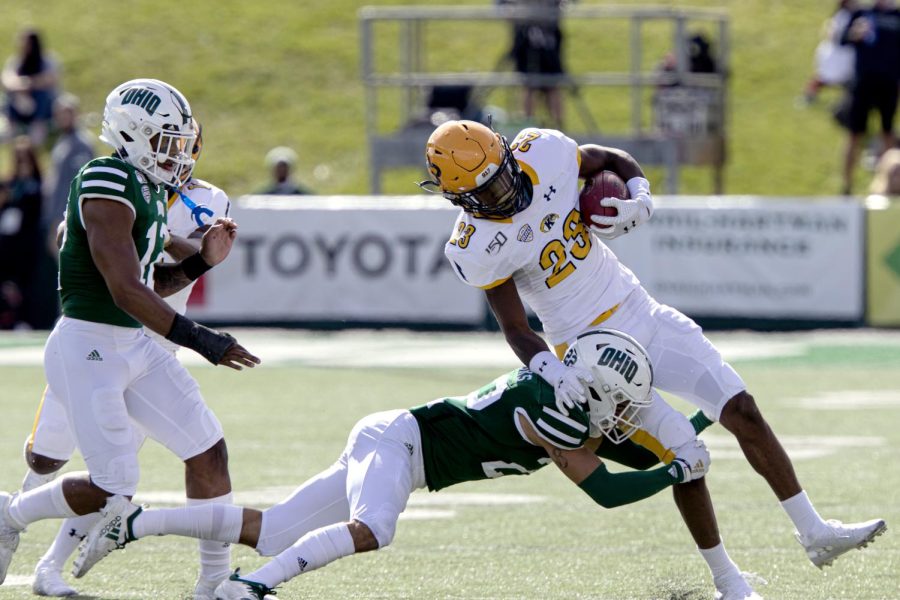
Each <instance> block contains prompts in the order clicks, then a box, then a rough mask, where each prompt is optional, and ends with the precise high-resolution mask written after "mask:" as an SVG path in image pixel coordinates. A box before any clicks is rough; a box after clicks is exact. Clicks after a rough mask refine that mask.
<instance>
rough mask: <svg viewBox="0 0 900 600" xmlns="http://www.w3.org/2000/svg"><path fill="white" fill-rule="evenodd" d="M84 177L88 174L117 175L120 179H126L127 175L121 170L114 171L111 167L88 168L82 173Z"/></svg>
mask: <svg viewBox="0 0 900 600" xmlns="http://www.w3.org/2000/svg"><path fill="white" fill-rule="evenodd" d="M82 173H84V174H85V175H87V174H88V173H109V174H110V175H118V176H119V177H121V178H122V179H128V173H126V172H125V171H123V170H121V169H114V168H112V167H88V168H87V169H85V170H84V171H82Z"/></svg>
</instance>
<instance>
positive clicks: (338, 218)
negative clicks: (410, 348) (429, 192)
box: [188, 196, 485, 325]
mask: <svg viewBox="0 0 900 600" xmlns="http://www.w3.org/2000/svg"><path fill="white" fill-rule="evenodd" d="M456 214H457V209H455V208H453V207H452V206H451V205H450V203H449V202H447V201H446V200H443V199H442V198H428V197H388V196H380V197H376V198H366V197H308V196H307V197H277V196H268V197H266V196H257V197H247V198H242V199H240V201H238V202H236V203H235V206H234V207H233V209H232V216H233V217H234V219H235V220H236V221H237V223H238V228H239V229H238V237H237V239H236V241H235V244H234V247H233V249H232V252H231V255H230V256H229V257H228V259H227V260H226V261H225V262H224V263H222V264H221V265H219V266H217V267H216V268H215V269H213V270H212V271H210V272H209V273H208V274H207V275H205V276H204V280H203V286H202V288H201V289H200V290H198V291H197V293H196V294H194V296H193V297H192V299H191V303H190V304H189V306H188V314H189V315H191V316H192V317H194V318H197V319H200V320H203V319H208V320H222V321H242V322H249V323H252V322H303V321H343V320H347V321H357V322H359V321H365V322H413V323H442V324H460V325H480V324H481V323H483V321H484V316H485V304H484V299H483V297H482V296H483V294H482V293H481V291H480V290H476V289H472V288H470V287H469V286H467V285H465V284H463V283H462V282H460V281H459V280H458V279H457V277H456V276H455V275H454V274H453V272H452V270H451V267H450V264H449V262H448V261H447V260H446V258H444V254H443V248H444V244H445V242H446V241H447V239H448V238H449V236H450V233H451V231H452V229H453V222H454V220H455V218H456Z"/></svg>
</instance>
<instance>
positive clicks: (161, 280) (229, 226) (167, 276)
mask: <svg viewBox="0 0 900 600" xmlns="http://www.w3.org/2000/svg"><path fill="white" fill-rule="evenodd" d="M235 237H237V223H235V222H234V221H233V220H231V219H225V218H220V219H217V220H216V222H215V224H213V225H212V226H211V227H210V228H209V229H208V230H207V231H206V233H204V234H203V237H202V238H201V240H200V250H199V251H198V252H196V253H194V254H191V255H190V256H188V257H187V258H185V259H184V260H182V261H181V262H179V263H173V264H163V265H157V266H156V268H155V270H154V279H153V289H154V291H155V292H156V293H157V294H159V295H160V296H161V297H163V298H165V297H166V296H171V295H172V294H174V293H175V292H178V291H179V290H182V289H184V288H185V287H186V286H187V285H188V284H190V283H191V282H192V281H194V280H195V279H197V278H198V277H200V276H201V275H203V274H204V273H206V272H207V271H208V270H210V269H211V268H213V267H214V266H216V265H217V264H219V263H220V262H222V261H223V260H225V258H226V257H227V256H228V253H229V252H231V246H232V244H233V243H234V238H235ZM185 243H189V242H187V241H185Z"/></svg>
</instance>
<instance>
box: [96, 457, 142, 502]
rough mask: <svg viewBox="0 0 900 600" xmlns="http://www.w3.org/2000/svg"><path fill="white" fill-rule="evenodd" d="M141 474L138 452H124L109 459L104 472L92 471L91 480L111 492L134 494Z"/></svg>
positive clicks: (126, 494) (124, 494)
mask: <svg viewBox="0 0 900 600" xmlns="http://www.w3.org/2000/svg"><path fill="white" fill-rule="evenodd" d="M140 474H141V470H140V467H139V466H138V459H137V454H124V455H121V456H116V457H115V458H111V459H109V460H108V461H107V462H106V467H105V468H104V469H103V471H102V472H99V473H95V472H92V473H91V481H93V482H94V485H96V486H97V487H100V488H102V489H103V490H105V491H107V492H109V493H111V494H121V495H122V496H134V493H135V492H136V491H137V486H138V480H139V479H140Z"/></svg>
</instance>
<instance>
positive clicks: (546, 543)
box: [0, 336, 900, 600]
mask: <svg viewBox="0 0 900 600" xmlns="http://www.w3.org/2000/svg"><path fill="white" fill-rule="evenodd" d="M829 339H830V340H831V341H828V342H821V343H816V342H811V343H810V344H809V345H808V346H807V347H806V350H804V351H803V352H801V353H800V354H798V355H795V356H791V357H782V358H781V359H778V360H772V359H765V360H745V361H738V362H735V363H734V364H735V366H736V367H737V368H738V370H739V371H740V372H741V373H742V375H743V376H744V377H745V379H746V381H747V382H748V384H749V386H750V389H751V391H752V392H753V393H754V394H755V395H756V396H757V398H758V399H759V402H760V404H761V406H762V408H763V411H764V413H765V414H766V415H767V416H768V418H769V420H770V422H771V424H772V426H773V428H774V429H775V430H776V431H777V432H778V433H779V435H780V436H782V438H783V440H784V441H785V444H786V445H787V447H788V449H789V450H790V451H792V452H795V453H798V452H802V451H809V450H814V451H817V452H819V451H822V449H823V448H824V449H825V450H826V453H825V454H824V455H823V454H816V453H815V452H814V454H813V457H809V456H806V457H801V458H798V459H797V460H796V467H797V471H798V473H799V475H800V477H801V479H802V481H803V482H804V485H805V487H806V489H807V490H808V491H809V493H810V496H811V497H812V498H813V499H814V501H815V502H816V504H817V506H818V508H819V510H820V511H821V512H822V514H823V515H824V516H826V517H834V518H841V519H845V520H852V519H863V518H870V517H874V516H882V517H884V518H886V519H887V520H888V522H889V524H890V525H891V526H893V524H895V523H898V522H900V508H898V507H900V470H898V469H897V468H896V463H895V462H894V460H895V458H894V452H893V448H894V446H896V445H897V444H898V443H900V433H898V424H900V415H898V410H900V401H898V400H897V394H898V392H896V390H898V389H900V351H898V350H897V349H896V347H895V346H893V345H891V344H885V343H877V344H876V343H872V344H867V343H857V344H855V345H850V344H844V343H839V342H835V341H834V338H829ZM756 340H757V341H756V343H757V344H760V345H762V346H765V345H766V344H767V338H766V336H759V337H757V338H756ZM193 372H194V374H195V375H196V376H197V378H198V380H199V381H200V384H201V386H202V389H203V391H204V395H205V396H206V397H207V399H208V401H209V403H210V404H211V405H212V406H213V408H214V409H215V411H216V413H217V414H218V416H219V417H220V419H221V420H222V422H223V425H224V427H225V431H226V434H227V439H228V441H229V449H230V454H231V468H232V476H233V482H234V487H235V489H236V491H238V492H247V491H253V490H263V489H264V488H271V487H283V486H291V485H294V484H297V483H299V482H301V481H302V480H303V479H304V478H306V477H308V476H310V475H312V474H314V473H316V472H317V471H318V470H320V469H322V468H325V467H326V466H328V465H329V464H330V463H331V461H332V460H334V459H335V458H336V457H337V455H338V454H339V452H340V451H341V449H342V447H343V444H344V441H345V439H346V436H347V433H348V432H349V430H350V428H351V427H352V425H353V423H354V422H355V421H356V420H357V419H358V418H359V417H361V416H363V415H365V414H367V413H370V412H373V411H376V410H380V409H386V408H396V407H406V406H411V405H414V404H417V403H420V402H423V401H427V400H429V399H431V398H433V397H438V396H442V395H448V394H459V393H465V392H467V391H469V390H470V389H472V388H475V387H477V386H478V385H480V384H481V383H483V382H485V381H487V380H488V379H490V378H492V377H494V376H495V375H497V374H498V370H497V369H414V368H396V369H356V370H339V369H333V368H318V369H310V368H302V367H298V366H281V367H265V366H263V367H261V368H259V369H257V370H255V371H250V372H244V373H232V372H226V371H224V370H222V369H215V370H214V369H210V368H195V369H193ZM42 377H43V375H42V371H41V369H40V368H39V367H37V366H35V367H16V368H12V367H0V382H2V394H3V407H4V417H3V423H2V425H0V432H2V435H0V489H6V490H9V489H14V488H16V487H18V484H19V482H20V479H21V476H22V474H23V466H22V462H21V458H20V456H21V443H22V439H23V438H24V436H25V435H26V433H27V431H28V430H29V429H30V427H31V420H32V416H33V412H34V408H35V405H36V403H37V400H38V396H39V394H40V390H41V388H42V385H43V383H42ZM840 392H844V393H845V394H846V397H847V399H848V400H847V402H848V403H849V402H852V401H858V399H859V398H860V397H862V398H865V397H866V393H867V392H871V393H872V394H873V395H879V394H880V395H881V396H885V395H888V396H890V395H891V394H893V402H888V403H886V404H884V405H883V406H881V407H879V408H858V409H855V410H825V409H822V410H818V409H811V408H810V407H809V406H808V405H806V404H803V399H809V398H813V399H815V398H823V397H828V394H833V393H840ZM677 406H679V407H682V408H687V407H686V405H684V404H682V403H677ZM704 437H706V439H707V440H708V442H709V443H710V446H711V448H712V451H713V452H712V454H713V466H712V471H711V472H710V475H709V477H708V481H709V485H710V489H711V491H712V495H713V499H714V502H715V504H716V508H717V511H718V515H719V521H720V527H721V530H722V532H723V536H724V539H725V541H726V544H727V546H728V547H729V549H730V551H731V555H732V557H733V558H734V559H735V561H736V562H737V563H738V564H739V565H740V566H741V568H743V569H745V570H748V571H753V572H756V573H758V574H759V575H761V576H762V577H764V578H766V579H767V580H768V581H769V583H768V585H766V586H764V587H761V588H760V592H761V593H762V594H763V595H764V596H765V597H766V598H770V599H779V600H782V599H798V600H799V599H803V600H816V599H832V598H846V599H853V600H875V599H882V600H883V599H894V598H897V593H898V592H897V590H898V580H897V575H896V573H897V571H898V566H900V560H898V559H900V544H898V543H897V541H896V540H897V538H896V533H895V532H890V531H889V532H888V533H887V534H886V535H885V536H883V537H881V538H879V539H878V542H877V543H876V544H875V545H874V546H872V547H870V548H869V549H867V550H865V551H864V552H862V553H859V552H853V553H852V554H850V555H848V556H847V557H844V558H842V559H840V560H839V561H838V562H837V563H836V565H835V566H834V567H832V568H831V569H830V570H828V571H826V572H825V573H821V572H819V571H818V570H816V569H815V568H813V567H812V566H811V565H810V564H809V562H808V561H807V560H806V558H805V557H804V555H803V552H802V550H801V548H800V547H799V546H798V545H797V544H796V542H795V541H794V540H793V537H792V527H791V525H790V523H789V521H788V519H787V518H786V517H785V515H784V514H783V513H782V511H781V510H780V508H779V507H778V505H777V503H776V502H775V500H774V497H773V496H772V495H771V493H770V492H769V490H768V488H767V487H766V485H765V483H764V482H763V481H762V480H761V479H760V478H759V477H757V476H756V475H755V474H754V473H753V472H752V470H751V469H750V468H749V466H748V465H747V464H746V462H745V461H743V460H742V459H740V458H739V454H738V452H739V451H738V449H737V447H736V446H735V445H734V444H733V442H731V441H730V438H729V436H727V434H726V433H725V432H724V430H722V429H721V427H718V426H715V427H713V428H711V429H710V430H708V432H707V433H705V434H704ZM834 444H843V445H842V446H838V447H837V449H836V450H832V451H828V448H829V445H834ZM141 461H142V469H143V471H142V482H141V489H142V490H155V491H160V490H168V491H172V492H177V491H178V490H179V489H180V487H181V485H182V484H181V469H180V465H179V464H178V462H177V460H175V459H174V458H172V457H171V456H169V455H168V454H167V453H166V452H165V451H164V450H162V449H160V448H159V447H158V446H156V445H154V444H148V445H147V447H146V448H145V449H144V451H143V453H142V455H141ZM459 492H466V493H494V494H501V495H506V494H516V495H530V496H538V497H540V498H542V501H541V502H537V503H532V504H502V505H495V506H475V505H471V504H468V503H464V502H456V500H455V499H456V498H458V496H455V494H456V493H459ZM441 497H445V498H446V501H445V504H442V505H440V506H434V507H430V508H438V509H442V510H452V511H454V513H455V514H454V516H453V517H452V518H448V519H438V518H432V519H425V520H404V521H401V523H400V525H399V528H398V533H397V536H396V539H395V543H394V544H393V545H392V546H391V547H389V548H387V549H386V550H383V551H380V552H376V553H372V554H368V555H364V556H357V557H351V558H348V559H346V560H343V561H339V562H338V563H335V564H333V565H331V566H330V567H327V568H325V569H322V570H320V571H317V572H314V573H311V574H308V575H304V576H301V577H300V578H298V579H296V580H294V581H292V582H291V583H289V584H287V585H285V586H284V587H283V589H282V590H280V595H279V598H360V599H376V598H410V599H424V598H428V599H431V598H455V599H460V600H462V599H466V600H470V599H476V598H478V599H488V598H490V599H505V600H519V599H535V600H538V599H540V600H548V599H571V598H595V599H606V600H613V599H614V600H624V599H635V600H637V599H640V600H648V599H664V600H701V599H703V600H707V599H709V598H711V597H712V590H711V585H710V581H709V577H708V575H707V571H706V567H705V565H704V563H703V561H702V560H701V559H700V557H699V555H698V554H697V553H696V552H695V551H694V548H693V545H692V543H691V541H690V538H689V536H688V534H687V531H686V530H685V527H684V526H683V525H682V523H681V521H680V519H679V517H678V513H677V510H676V509H675V507H674V505H673V503H672V501H671V499H670V493H669V492H663V493H660V494H659V495H658V496H656V497H653V498H651V499H649V500H646V501H644V502H641V503H638V504H634V505H630V506H626V507H621V508H618V509H615V510H603V509H601V508H599V507H597V506H596V505H594V504H593V503H592V502H591V501H590V500H589V499H588V498H587V497H586V496H585V495H584V494H583V493H582V492H580V491H579V490H578V489H577V488H575V486H573V485H571V484H570V483H568V481H567V480H566V479H565V478H564V477H563V476H562V475H561V474H560V473H558V472H555V470H554V468H553V467H548V468H547V469H544V470H543V471H541V472H539V473H537V474H535V475H532V476H530V477H506V478H503V479H501V480H498V481H487V482H478V483H473V484H467V485H462V486H458V487H457V488H451V489H450V490H447V491H446V492H441V493H438V494H432V495H430V498H429V499H431V500H440V498H441ZM413 508H415V505H414V506H413ZM53 530H54V524H53V523H51V522H43V523H38V524H35V525H33V526H31V527H30V528H29V531H28V532H27V533H26V534H25V535H23V537H22V543H21V546H20V549H19V551H18V553H17V554H16V556H15V558H14V560H13V563H12V566H11V569H10V577H15V576H26V575H28V574H30V571H31V568H32V567H33V564H34V561H35V560H36V558H37V557H38V556H39V555H40V553H41V552H42V551H43V549H44V547H45V546H46V544H47V543H48V542H49V540H50V537H51V535H52V533H53ZM194 548H195V546H194V542H193V541H191V540H185V539H180V538H174V537H170V538H151V539H146V540H142V541H140V542H138V543H136V544H134V545H133V546H130V547H129V548H128V549H127V550H126V551H125V552H124V553H118V554H115V555H113V556H111V557H109V558H108V559H106V560H105V561H104V562H102V563H100V564H99V565H98V566H97V567H95V569H94V570H93V571H92V572H91V573H90V574H89V575H88V576H87V577H86V578H85V579H83V580H80V581H78V582H77V584H78V588H79V589H80V590H81V591H82V592H83V593H85V594H87V597H95V598H104V599H109V598H147V599H150V598H183V597H185V596H186V595H187V594H188V593H189V591H190V588H191V585H192V583H193V578H194V575H195V569H196V563H195V560H196V558H195V550H194ZM233 564H235V565H240V566H242V567H243V568H244V570H247V569H250V568H254V567H256V566H258V565H260V564H262V559H260V558H258V557H257V556H256V555H255V554H254V553H253V552H251V551H250V550H248V549H243V548H242V549H237V550H236V551H235V552H234V557H233ZM27 592H28V588H27V587H23V586H17V587H8V586H7V585H5V586H3V587H0V599H2V600H6V599H12V598H23V597H27V595H28V594H27Z"/></svg>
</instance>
